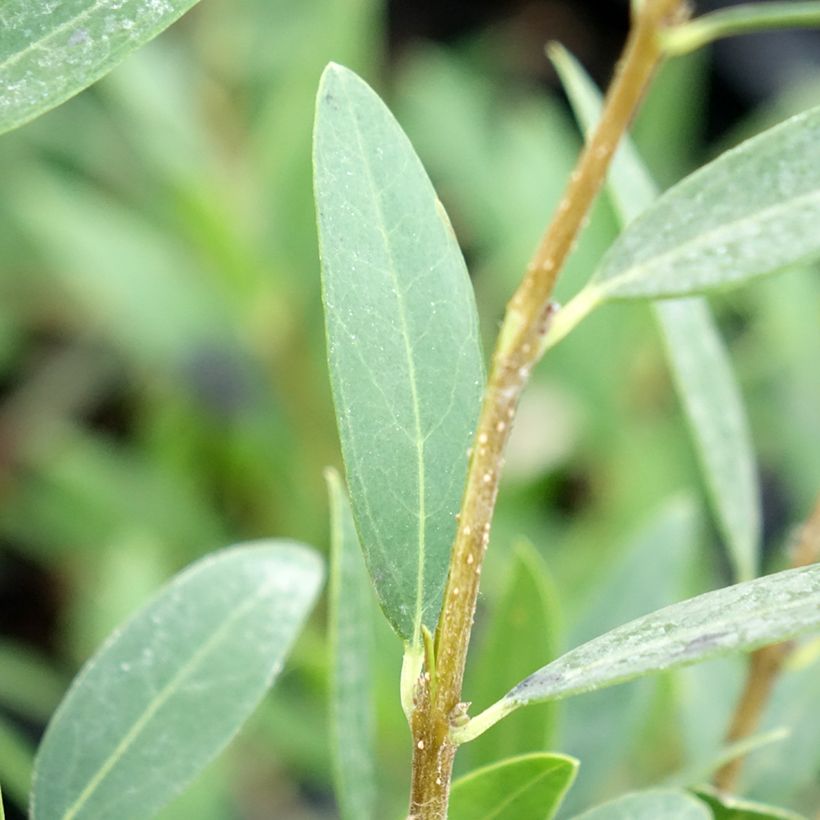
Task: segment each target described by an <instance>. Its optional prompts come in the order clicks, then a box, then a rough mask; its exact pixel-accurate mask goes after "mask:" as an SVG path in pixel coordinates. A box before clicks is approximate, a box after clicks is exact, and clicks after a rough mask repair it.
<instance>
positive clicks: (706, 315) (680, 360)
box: [550, 47, 761, 581]
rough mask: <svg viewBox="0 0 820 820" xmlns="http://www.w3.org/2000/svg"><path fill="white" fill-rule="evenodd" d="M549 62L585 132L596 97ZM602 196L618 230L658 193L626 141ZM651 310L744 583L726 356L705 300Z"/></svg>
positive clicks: (737, 405) (573, 68)
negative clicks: (607, 200) (608, 201)
mask: <svg viewBox="0 0 820 820" xmlns="http://www.w3.org/2000/svg"><path fill="white" fill-rule="evenodd" d="M550 56H551V57H552V60H553V62H554V64H555V66H556V68H557V70H558V73H559V75H560V77H561V80H562V84H563V86H564V89H565V90H566V93H567V95H568V97H569V99H570V103H571V104H572V107H573V110H574V111H575V115H576V118H577V119H578V121H579V122H580V123H581V124H582V126H583V128H584V130H586V131H589V130H590V129H591V128H592V127H593V126H594V124H595V123H596V122H597V120H598V118H599V116H600V111H601V102H600V94H599V92H598V91H597V89H596V88H595V86H594V85H593V83H592V81H591V80H590V79H589V77H588V76H587V75H586V74H585V72H584V70H583V68H582V67H581V66H580V64H579V63H578V62H577V61H576V60H575V59H574V58H573V57H572V55H570V54H569V52H567V51H565V50H564V49H562V48H560V47H557V48H553V49H551V51H550ZM607 190H608V193H609V195H610V198H611V200H612V202H613V205H614V206H615V211H616V213H617V214H618V217H619V220H620V222H621V225H622V227H623V228H624V229H626V227H627V225H628V224H629V223H630V222H632V220H634V219H636V218H638V217H639V215H640V214H641V213H642V212H644V211H645V210H646V209H647V208H648V207H650V206H651V204H652V202H653V200H655V199H656V198H657V194H658V192H657V188H656V186H655V184H654V182H653V181H652V179H651V178H650V176H649V173H648V171H647V170H646V168H645V166H644V164H643V162H642V161H641V159H640V157H639V156H638V154H637V151H636V150H635V147H634V146H633V145H632V143H631V142H630V140H629V139H628V138H627V139H624V140H623V141H622V143H621V146H620V148H619V150H618V152H617V154H616V155H615V158H614V160H613V162H612V165H611V167H610V172H609V177H608V181H607ZM652 308H653V311H654V314H655V319H656V320H657V323H658V328H659V330H660V332H661V338H662V340H663V344H664V349H665V351H666V358H667V361H668V363H669V367H670V370H671V372H672V377H673V380H674V383H675V386H676V388H677V392H678V396H679V397H680V400H681V403H682V404H683V408H684V411H685V413H686V418H687V421H688V424H689V429H690V431H691V434H692V438H693V440H694V445H695V450H696V452H697V454H698V459H699V461H700V464H701V469H702V472H703V476H704V480H705V484H706V488H707V491H708V497H709V501H710V503H711V506H712V509H713V511H714V513H715V516H716V518H717V523H718V526H719V527H720V530H721V532H722V534H723V538H724V540H725V542H726V547H727V550H728V552H729V558H730V560H731V562H732V565H733V567H734V570H735V580H738V581H746V580H749V579H751V578H753V577H754V576H755V575H756V571H757V566H758V563H759V552H760V533H761V509H760V488H759V486H758V481H757V474H756V469H755V459H754V453H753V449H752V444H751V434H750V432H749V423H748V420H747V418H746V412H745V409H744V406H743V400H742V397H741V395H740V389H739V388H738V385H737V380H736V379H735V375H734V372H733V370H732V365H731V361H730V359H729V353H728V351H727V350H726V347H725V345H724V344H723V341H722V339H721V337H720V333H719V331H718V329H717V326H716V324H715V321H714V319H713V318H712V314H711V312H710V310H709V306H708V304H707V303H706V302H705V301H704V300H703V299H700V298H691V297H690V298H686V299H674V300H665V301H659V302H655V303H653V305H652Z"/></svg>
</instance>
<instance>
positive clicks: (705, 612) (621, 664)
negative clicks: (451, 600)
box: [491, 565, 820, 708]
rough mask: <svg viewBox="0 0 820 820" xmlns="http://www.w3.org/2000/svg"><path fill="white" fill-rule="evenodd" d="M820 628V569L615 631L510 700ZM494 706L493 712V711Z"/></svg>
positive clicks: (566, 692) (693, 601) (704, 598)
mask: <svg viewBox="0 0 820 820" xmlns="http://www.w3.org/2000/svg"><path fill="white" fill-rule="evenodd" d="M818 627H820V565H813V566H810V567H803V568H801V569H792V570H786V571H785V572H778V573H776V574H774V575H767V576H766V577H764V578H757V579H756V580H754V581H746V582H744V583H742V584H735V586H731V587H725V588H724V589H718V590H715V591H713V592H707V593H705V594H703V595H698V596H697V597H696V598H690V599H689V600H687V601H682V602H681V603H678V604H673V605H672V606H668V607H665V608H664V609H660V610H658V611H656V612H653V613H651V614H650V615H645V616H644V617H643V618H638V619H637V620H634V621H632V622H630V623H628V624H625V625H624V626H620V627H618V628H617V629H613V630H612V631H611V632H607V633H606V634H605V635H601V636H600V637H598V638H595V639H594V640H591V641H589V642H588V643H585V644H583V645H581V646H579V647H577V648H576V649H573V650H571V651H570V652H568V653H567V654H566V655H563V656H562V657H560V658H558V660H556V661H553V662H552V663H550V664H548V665H547V666H545V667H544V668H543V669H540V670H538V671H537V672H535V673H534V674H533V675H531V676H530V677H529V678H527V679H526V680H524V681H522V682H521V683H519V684H518V686H516V687H515V688H514V689H512V690H511V691H510V692H509V693H508V694H507V695H506V696H505V700H506V701H509V702H510V703H511V704H514V705H523V704H526V703H533V702H537V701H542V700H548V699H555V698H565V697H569V696H570V695H577V694H579V693H581V692H589V691H592V690H594V689H600V688H602V687H604V686H612V685H613V684H616V683H621V682H623V681H626V680H630V679H632V678H635V677H638V676H639V675H645V674H647V673H649V672H659V671H661V670H664V669H671V668H674V667H676V666H683V665H684V664H689V663H695V662H696V661H701V660H705V659H706V658H711V657H714V656H717V655H725V654H727V653H729V652H739V651H747V650H750V649H754V648H756V647H758V646H763V645H764V644H767V643H775V642H777V641H783V640H787V639H788V638H792V637H794V636H795V635H799V634H801V633H803V632H808V631H810V630H816V629H818ZM491 708H492V707H491Z"/></svg>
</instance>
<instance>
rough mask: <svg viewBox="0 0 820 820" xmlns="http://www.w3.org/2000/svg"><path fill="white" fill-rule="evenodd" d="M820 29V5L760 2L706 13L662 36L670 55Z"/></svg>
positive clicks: (665, 48)
mask: <svg viewBox="0 0 820 820" xmlns="http://www.w3.org/2000/svg"><path fill="white" fill-rule="evenodd" d="M816 26H820V3H816V2H815V3H757V4H755V5H748V6H734V7H732V8H729V9H724V10H723V11H716V12H713V13H712V14H704V15H703V17H698V18H697V19H695V20H692V21H691V22H690V23H687V24H686V25H683V26H676V27H675V28H671V29H669V30H668V31H666V32H665V33H664V34H663V38H662V42H663V48H664V51H665V52H666V53H667V54H668V55H670V56H677V55H680V54H687V53H689V52H690V51H696V50H697V49H699V48H702V47H703V46H705V45H707V44H709V43H711V42H714V41H715V40H720V39H722V38H724V37H734V36H735V35H738V34H753V33H755V32H758V31H766V30H771V29H778V28H812V27H816Z"/></svg>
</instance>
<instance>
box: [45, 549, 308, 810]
mask: <svg viewBox="0 0 820 820" xmlns="http://www.w3.org/2000/svg"><path fill="white" fill-rule="evenodd" d="M321 578H322V566H321V561H320V559H319V558H318V556H317V555H316V554H315V553H314V552H313V551H312V550H308V549H306V548H305V547H302V546H299V545H296V544H292V543H289V542H274V541H270V542H259V543H258V544H249V545H245V546H240V547H234V548H231V549H227V550H223V551H221V552H218V553H215V554H214V555H212V556H209V557H207V558H205V559H203V560H201V561H198V562H197V563H196V564H194V565H193V566H191V567H190V568H189V569H187V570H186V571H185V572H183V573H182V574H180V575H179V576H177V577H176V578H175V579H174V580H173V581H171V583H170V584H168V585H167V586H166V587H165V588H164V589H163V590H161V591H160V592H159V593H158V594H157V596H156V597H155V598H154V599H153V600H152V601H150V602H149V603H148V604H147V605H146V606H145V607H144V608H143V609H142V610H140V612H138V613H137V614H136V615H135V616H134V617H133V618H132V619H131V620H130V621H129V622H128V623H127V624H126V625H125V626H124V627H122V628H121V629H120V630H118V631H117V632H115V633H114V634H113V635H112V636H111V637H110V638H109V640H108V641H107V643H106V644H105V645H104V646H103V647H102V649H101V650H100V651H99V652H98V653H97V655H95V657H94V658H92V660H91V661H89V663H88V664H87V665H86V667H85V668H84V669H83V671H82V672H81V673H80V674H79V675H78V677H77V678H76V679H75V681H74V683H73V684H72V686H71V688H70V689H69V691H68V694H67V695H66V697H65V699H64V700H63V703H62V704H61V706H60V707H59V709H58V710H57V712H56V713H55V715H54V717H53V718H52V721H51V723H50V725H49V727H48V729H47V731H46V735H45V737H44V739H43V742H42V744H41V746H40V750H39V752H38V756H37V760H36V766H35V773H34V786H33V790H32V803H31V816H32V818H34V820H52V818H58V817H59V818H61V820H73V818H89V819H90V818H100V817H128V818H140V817H151V816H153V815H154V814H155V813H156V812H157V811H158V810H159V809H160V808H161V807H162V806H163V805H165V804H166V803H167V802H168V801H169V800H170V799H171V798H172V797H174V796H175V795H176V794H178V793H179V792H180V791H182V789H183V788H184V787H185V786H186V785H188V783H190V781H191V780H192V779H193V778H194V776H195V775H196V774H197V773H198V772H199V771H201V770H202V769H203V768H204V767H205V765H206V764H207V763H208V762H209V761H210V760H211V759H212V758H213V757H215V755H216V754H217V753H218V752H219V751H221V750H222V748H223V747H224V746H225V745H226V744H227V743H228V741H229V740H230V739H231V738H232V737H233V735H234V734H235V733H236V732H237V731H238V729H239V728H240V726H241V725H242V723H243V722H244V721H245V720H246V719H247V717H248V716H249V715H250V713H251V712H252V711H253V709H254V708H255V707H256V705H257V704H258V703H259V701H260V700H261V698H262V696H263V695H264V694H265V692H267V690H268V688H269V687H270V685H271V683H272V682H273V680H274V678H275V677H276V675H277V674H278V672H279V670H280V669H281V666H282V663H283V661H284V658H285V657H286V655H287V653H288V651H289V649H290V646H291V644H292V642H293V640H294V638H295V636H296V634H297V633H298V631H299V629H300V627H301V625H302V623H303V621H304V619H305V617H306V616H307V613H308V611H309V609H310V607H311V606H312V604H313V601H314V599H315V597H316V594H317V592H318V589H319V584H320V582H321Z"/></svg>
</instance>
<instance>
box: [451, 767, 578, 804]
mask: <svg viewBox="0 0 820 820" xmlns="http://www.w3.org/2000/svg"><path fill="white" fill-rule="evenodd" d="M577 769H578V761H577V760H575V759H574V758H571V757H567V756H566V755H559V754H545V753H541V754H529V755H521V756H520V757H511V758H509V759H507V760H502V761H501V762H500V763H495V764H493V765H492V766H485V767H484V768H482V769H477V770H476V771H474V772H470V774H468V775H466V776H465V777H462V778H460V779H459V780H456V782H455V783H453V789H452V793H451V796H450V810H449V813H448V815H447V816H448V818H449V820H490V819H491V818H492V820H548V819H549V818H550V817H552V816H553V815H554V814H555V812H556V811H557V810H558V807H559V806H560V804H561V801H562V800H563V798H564V795H565V794H566V793H567V790H568V789H569V787H570V786H571V785H572V781H573V779H574V778H575V772H576V770H577Z"/></svg>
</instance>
